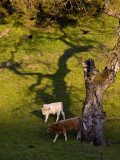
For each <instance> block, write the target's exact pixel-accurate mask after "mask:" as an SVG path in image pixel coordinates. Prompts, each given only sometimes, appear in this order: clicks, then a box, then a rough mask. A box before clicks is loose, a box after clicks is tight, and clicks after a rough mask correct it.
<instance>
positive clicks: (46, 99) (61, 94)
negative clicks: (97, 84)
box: [5, 31, 92, 118]
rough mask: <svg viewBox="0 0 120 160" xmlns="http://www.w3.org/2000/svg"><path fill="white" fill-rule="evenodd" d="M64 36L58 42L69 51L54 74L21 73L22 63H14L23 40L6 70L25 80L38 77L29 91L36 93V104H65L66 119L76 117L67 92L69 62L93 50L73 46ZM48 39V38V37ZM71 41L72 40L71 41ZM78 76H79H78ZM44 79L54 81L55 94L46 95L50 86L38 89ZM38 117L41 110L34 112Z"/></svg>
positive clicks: (60, 59)
mask: <svg viewBox="0 0 120 160" xmlns="http://www.w3.org/2000/svg"><path fill="white" fill-rule="evenodd" d="M62 32H63V35H62V36H61V37H59V38H57V39H56V40H60V41H62V42H64V44H66V45H68V46H69V49H66V50H65V51H64V53H63V55H62V56H61V57H60V58H59V60H58V69H57V71H56V72H55V73H54V74H42V73H38V72H37V73H35V72H25V71H24V70H23V71H20V70H19V68H20V67H21V68H22V65H21V64H20V63H18V64H16V65H15V63H16V62H14V59H15V57H14V54H15V52H16V51H17V50H18V48H19V46H21V45H22V40H20V42H19V44H17V45H15V52H11V55H12V56H11V59H10V60H9V65H8V66H5V67H6V68H8V69H10V70H11V71H13V72H14V73H15V74H17V75H20V76H22V77H23V78H25V77H26V76H35V75H36V76H37V81H36V83H35V84H32V85H31V86H30V87H29V90H30V91H31V92H35V93H36V98H35V103H36V104H38V105H42V104H41V100H42V102H43V103H46V104H47V103H53V102H59V101H61V102H63V107H64V112H65V114H66V118H70V117H74V115H73V113H71V111H70V105H71V99H70V95H69V93H68V91H67V84H66V82H65V77H66V75H67V74H68V73H69V72H70V70H69V69H68V67H67V61H68V60H69V59H70V58H71V57H72V56H74V54H76V53H79V54H80V53H81V52H87V51H89V49H91V48H92V46H91V45H86V46H77V45H73V44H72V43H71V42H69V41H67V40H66V38H68V39H70V37H69V36H68V35H67V34H66V33H65V32H64V31H62ZM47 38H48V37H47ZM70 40H71V39H70ZM76 76H77V75H76ZM44 78H47V79H49V80H51V81H52V84H53V93H52V94H48V93H46V89H47V88H48V87H49V85H46V86H45V87H43V88H41V89H38V88H37V87H38V86H40V85H41V83H42V82H41V81H42V80H44ZM32 114H34V115H35V116H37V117H41V116H42V114H40V110H35V111H33V112H32Z"/></svg>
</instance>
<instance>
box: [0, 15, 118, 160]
mask: <svg viewBox="0 0 120 160" xmlns="http://www.w3.org/2000/svg"><path fill="white" fill-rule="evenodd" d="M117 25H118V20H116V19H115V18H113V17H108V16H107V15H105V14H102V15H100V16H99V17H95V18H89V17H83V18H80V19H79V21H78V23H77V24H74V23H72V24H71V25H65V26H64V27H63V28H62V29H61V27H60V26H59V25H58V24H55V26H49V25H48V26H47V27H46V28H43V27H34V26H33V27H25V26H23V25H16V24H14V23H13V22H12V23H11V25H10V29H9V31H8V33H7V34H6V35H4V36H3V37H2V38H1V39H0V46H1V47H0V90H1V94H0V127H1V131H0V159H1V160H5V159H9V160H21V159H22V160H23V159H24V160H39V159H41V158H42V159H43V160H44V159H51V160H54V159H56V158H57V159H63V157H64V159H70V158H71V159H76V160H77V159H80V158H81V159H83V160H90V159H92V160H94V159H100V156H101V152H102V153H103V157H104V158H103V159H106V160H107V159H109V160H113V159H116V160H118V159H119V156H120V153H119V147H120V144H119V142H120V123H119V122H120V119H119V118H120V105H119V104H120V82H119V79H120V71H119V72H118V74H117V76H116V79H115V82H114V84H113V85H112V86H111V87H110V88H109V89H108V90H107V91H106V93H105V95H104V103H103V107H104V111H105V112H106V114H107V120H106V124H105V137H106V139H107V140H108V142H109V143H110V147H108V148H107V147H106V148H104V147H100V148H95V147H94V146H91V145H88V144H85V143H82V144H80V142H78V141H76V139H75V137H76V133H75V132H74V131H73V132H68V142H67V143H65V142H64V138H63V135H62V136H61V137H60V138H58V141H57V142H56V144H54V145H52V144H51V142H52V140H53V138H54V134H48V133H47V132H46V131H47V125H48V124H49V123H53V122H54V121H55V118H56V117H55V116H50V117H49V120H48V122H47V124H45V123H44V122H43V116H42V114H41V111H40V109H41V106H42V105H43V104H45V103H46V104H47V103H51V102H58V101H62V102H63V105H64V111H65V114H66V118H70V117H74V116H80V117H81V113H82V107H83V103H84V100H85V85H84V73H83V68H82V64H83V62H84V61H85V60H86V59H88V58H92V59H94V60H95V65H96V67H97V68H98V69H99V70H100V71H102V70H103V69H104V67H105V64H106V61H107V54H108V53H109V52H110V51H111V50H112V49H113V47H114V45H115V44H116V41H117V38H118V37H117V35H116V30H115V28H116V27H117ZM8 26H9V24H4V25H2V24H1V25H0V32H2V31H4V30H5V29H6V28H7V27H8ZM83 30H85V31H89V32H88V33H86V34H84V32H83ZM30 35H32V38H31V37H29V36H30ZM61 119H62V117H61ZM114 143H115V144H114ZM116 143H117V144H116ZM48 157H49V158H48Z"/></svg>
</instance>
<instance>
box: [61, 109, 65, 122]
mask: <svg viewBox="0 0 120 160" xmlns="http://www.w3.org/2000/svg"><path fill="white" fill-rule="evenodd" d="M61 114H62V116H63V119H64V120H65V113H64V112H63V111H61Z"/></svg>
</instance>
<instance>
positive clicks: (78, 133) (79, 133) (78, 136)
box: [77, 130, 81, 139]
mask: <svg viewBox="0 0 120 160" xmlns="http://www.w3.org/2000/svg"><path fill="white" fill-rule="evenodd" d="M80 138H81V131H80V130H78V132H77V139H80Z"/></svg>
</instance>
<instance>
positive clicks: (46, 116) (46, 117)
mask: <svg viewBox="0 0 120 160" xmlns="http://www.w3.org/2000/svg"><path fill="white" fill-rule="evenodd" d="M47 119H48V115H45V120H44V122H45V123H46V122H47Z"/></svg>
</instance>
